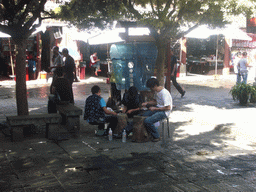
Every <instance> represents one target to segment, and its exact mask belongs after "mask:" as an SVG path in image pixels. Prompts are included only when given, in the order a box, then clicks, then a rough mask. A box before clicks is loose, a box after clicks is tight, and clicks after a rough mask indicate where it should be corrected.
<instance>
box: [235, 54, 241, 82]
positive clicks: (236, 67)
mask: <svg viewBox="0 0 256 192" xmlns="http://www.w3.org/2000/svg"><path fill="white" fill-rule="evenodd" d="M241 56H242V53H241V52H237V53H236V56H235V59H234V73H235V74H236V84H238V83H241V74H240V72H239V71H238V62H239V61H240V59H241Z"/></svg>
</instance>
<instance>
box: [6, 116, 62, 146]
mask: <svg viewBox="0 0 256 192" xmlns="http://www.w3.org/2000/svg"><path fill="white" fill-rule="evenodd" d="M6 120H7V124H8V125H9V126H10V128H11V130H10V132H11V139H12V141H22V140H23V139H24V128H25V127H28V126H31V125H33V126H34V127H35V128H36V132H38V133H42V134H43V135H44V136H45V137H47V138H51V136H52V134H54V132H55V131H56V130H58V129H59V124H60V122H61V115H60V114H57V113H53V114H33V115H23V116H6ZM45 127H46V129H45Z"/></svg>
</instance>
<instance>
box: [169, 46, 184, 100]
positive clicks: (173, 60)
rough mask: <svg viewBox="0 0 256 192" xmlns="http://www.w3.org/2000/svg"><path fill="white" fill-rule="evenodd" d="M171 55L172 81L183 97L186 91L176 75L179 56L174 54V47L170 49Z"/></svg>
mask: <svg viewBox="0 0 256 192" xmlns="http://www.w3.org/2000/svg"><path fill="white" fill-rule="evenodd" d="M170 55H171V61H170V62H171V63H170V65H171V81H172V83H173V85H174V87H175V88H176V89H177V90H178V91H179V93H180V94H181V97H184V95H185V93H186V91H184V90H183V89H182V88H181V86H180V85H179V84H178V83H177V80H176V76H177V58H176V56H174V53H173V49H171V50H170Z"/></svg>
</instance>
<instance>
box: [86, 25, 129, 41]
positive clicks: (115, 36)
mask: <svg viewBox="0 0 256 192" xmlns="http://www.w3.org/2000/svg"><path fill="white" fill-rule="evenodd" d="M121 32H125V30H124V28H117V29H113V30H111V31H104V32H102V33H101V34H99V35H96V36H94V37H90V38H88V44H90V45H99V44H110V43H118V42H123V41H124V40H123V39H122V38H121V37H120V36H119V33H121Z"/></svg>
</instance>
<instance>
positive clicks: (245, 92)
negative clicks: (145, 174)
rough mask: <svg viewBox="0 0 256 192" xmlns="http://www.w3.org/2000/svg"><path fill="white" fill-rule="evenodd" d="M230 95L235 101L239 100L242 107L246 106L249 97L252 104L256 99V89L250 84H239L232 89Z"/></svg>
mask: <svg viewBox="0 0 256 192" xmlns="http://www.w3.org/2000/svg"><path fill="white" fill-rule="evenodd" d="M230 94H231V95H232V97H233V99H234V100H238V101H239V103H240V104H241V105H246V104H247V102H248V100H249V96H250V102H252V101H253V100H254V99H255V98H256V89H255V87H253V86H251V85H249V84H245V83H239V84H236V85H235V86H233V87H232V88H231V90H230Z"/></svg>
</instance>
